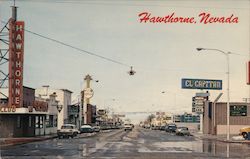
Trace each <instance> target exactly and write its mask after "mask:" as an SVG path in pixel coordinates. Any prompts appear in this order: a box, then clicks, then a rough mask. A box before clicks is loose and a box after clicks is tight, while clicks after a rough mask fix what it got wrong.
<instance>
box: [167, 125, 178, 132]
mask: <svg viewBox="0 0 250 159" xmlns="http://www.w3.org/2000/svg"><path fill="white" fill-rule="evenodd" d="M176 128H177V126H176V125H175V124H168V125H167V126H166V132H175V130H176Z"/></svg>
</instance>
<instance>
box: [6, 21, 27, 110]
mask: <svg viewBox="0 0 250 159" xmlns="http://www.w3.org/2000/svg"><path fill="white" fill-rule="evenodd" d="M9 28H10V30H9V40H10V43H9V107H17V108H18V107H22V106H23V57H24V55H23V54H24V22H23V21H15V20H13V19H10V23H9Z"/></svg>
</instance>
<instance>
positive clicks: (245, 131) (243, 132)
mask: <svg viewBox="0 0 250 159" xmlns="http://www.w3.org/2000/svg"><path fill="white" fill-rule="evenodd" d="M249 132H250V127H244V128H241V129H240V135H242V136H243V137H244V138H245V139H246V138H248V133H249Z"/></svg>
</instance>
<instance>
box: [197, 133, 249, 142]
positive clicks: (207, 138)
mask: <svg viewBox="0 0 250 159" xmlns="http://www.w3.org/2000/svg"><path fill="white" fill-rule="evenodd" d="M194 137H195V138H196V139H200V140H215V141H219V142H224V143H240V144H250V140H229V141H228V140H226V139H218V138H210V137H204V136H195V135H194Z"/></svg>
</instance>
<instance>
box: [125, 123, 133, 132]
mask: <svg viewBox="0 0 250 159" xmlns="http://www.w3.org/2000/svg"><path fill="white" fill-rule="evenodd" d="M133 127H134V126H133V124H125V125H124V131H127V130H133Z"/></svg>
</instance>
